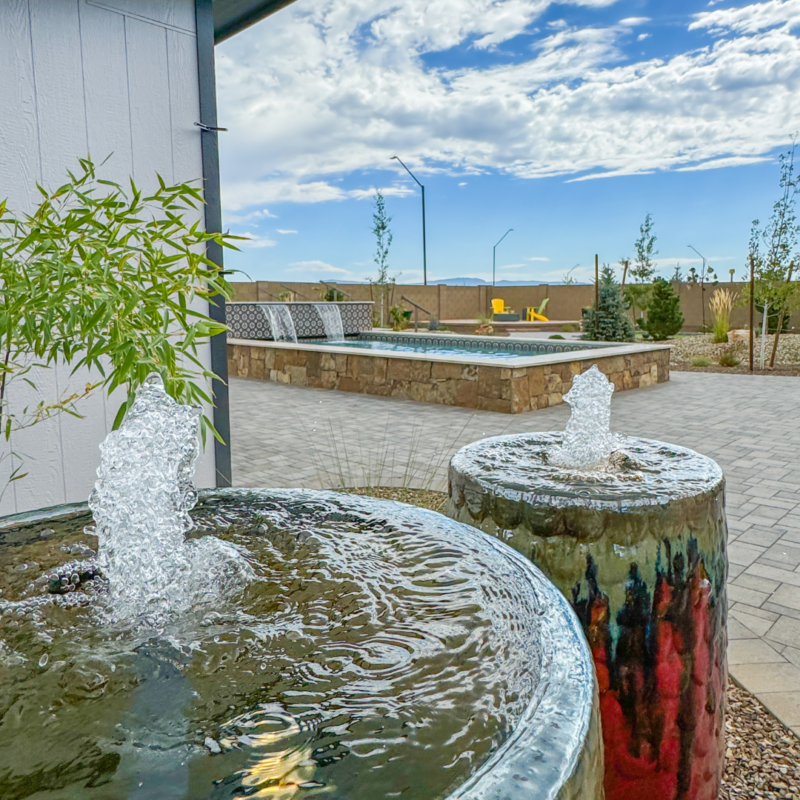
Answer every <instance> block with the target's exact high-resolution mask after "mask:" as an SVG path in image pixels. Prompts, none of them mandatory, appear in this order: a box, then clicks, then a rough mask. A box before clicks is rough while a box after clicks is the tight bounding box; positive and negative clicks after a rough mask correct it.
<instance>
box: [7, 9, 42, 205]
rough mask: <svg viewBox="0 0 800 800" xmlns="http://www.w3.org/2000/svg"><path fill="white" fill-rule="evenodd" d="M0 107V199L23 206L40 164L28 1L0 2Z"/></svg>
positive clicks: (29, 201)
mask: <svg viewBox="0 0 800 800" xmlns="http://www.w3.org/2000/svg"><path fill="white" fill-rule="evenodd" d="M0 110H2V112H1V113H2V124H0V198H2V199H6V198H7V199H8V200H9V201H10V206H11V207H12V208H14V209H15V210H16V211H28V210H30V209H31V208H32V206H33V203H34V202H35V201H36V198H37V196H38V193H37V192H36V181H37V180H39V172H40V165H39V139H38V132H37V131H38V123H37V120H36V96H35V91H34V82H33V57H32V54H31V32H30V25H29V15H28V3H27V0H3V2H0Z"/></svg>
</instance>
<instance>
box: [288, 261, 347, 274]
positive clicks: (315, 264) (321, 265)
mask: <svg viewBox="0 0 800 800" xmlns="http://www.w3.org/2000/svg"><path fill="white" fill-rule="evenodd" d="M286 271H287V272H304V273H307V274H309V275H318V274H325V275H339V276H340V277H342V278H352V277H353V273H352V272H350V271H349V270H346V269H342V268H341V267H334V266H333V264H328V263H327V262H325V261H293V262H292V263H291V264H289V268H288V269H287V270H286Z"/></svg>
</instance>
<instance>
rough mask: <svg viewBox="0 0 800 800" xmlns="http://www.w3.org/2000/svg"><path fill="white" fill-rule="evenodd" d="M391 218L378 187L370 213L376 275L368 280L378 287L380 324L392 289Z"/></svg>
mask: <svg viewBox="0 0 800 800" xmlns="http://www.w3.org/2000/svg"><path fill="white" fill-rule="evenodd" d="M391 221H392V218H391V217H390V216H389V215H388V214H387V213H386V201H385V199H384V197H383V192H381V190H380V189H376V190H375V210H374V212H373V214H372V233H373V234H374V235H375V258H374V259H373V261H374V262H375V265H376V266H377V267H378V277H377V279H376V280H374V281H372V280H371V281H370V283H371V284H372V285H373V287H378V289H377V294H378V303H379V305H380V324H381V325H383V324H384V319H385V315H384V306H385V305H387V298H388V304H391V298H390V295H391V294H392V292H393V290H394V284H395V278H390V277H389V248H390V247H391V246H392V231H391V229H390V228H389V223H390V222H391Z"/></svg>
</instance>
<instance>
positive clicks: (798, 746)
mask: <svg viewBox="0 0 800 800" xmlns="http://www.w3.org/2000/svg"><path fill="white" fill-rule="evenodd" d="M693 338H694V337H693ZM698 338H699V337H698ZM709 338H710V337H709ZM787 338H788V337H787ZM796 338H797V339H798V344H800V336H798V337H796ZM342 491H345V492H350V493H352V494H360V495H365V496H368V497H378V498H381V499H383V500H399V501H400V502H402V503H409V504H411V505H416V506H420V507H422V508H430V509H432V510H433V511H439V512H442V511H444V508H445V505H446V504H447V495H446V494H445V493H444V492H432V491H427V490H422V489H407V488H406V489H396V488H390V487H368V488H360V489H343V490H342ZM725 727H726V730H727V746H728V750H727V753H726V758H725V775H724V777H723V780H722V787H721V789H720V794H719V800H751V798H753V799H754V800H755V798H764V800H798V799H799V798H800V739H798V738H797V737H796V736H795V735H794V734H793V733H792V732H791V731H790V730H788V728H785V727H784V726H783V725H782V724H781V723H780V722H778V720H777V719H775V717H773V716H772V714H770V713H769V711H767V710H766V709H765V708H764V706H762V705H761V703H759V702H758V700H756V699H755V697H753V695H751V694H750V693H749V692H746V691H744V689H740V688H739V687H738V686H736V685H735V684H733V683H731V684H729V687H728V714H727V717H726V720H725ZM653 800H656V798H653Z"/></svg>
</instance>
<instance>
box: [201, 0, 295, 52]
mask: <svg viewBox="0 0 800 800" xmlns="http://www.w3.org/2000/svg"><path fill="white" fill-rule="evenodd" d="M292 2H294V0H214V42H215V44H219V43H220V42H222V41H224V40H225V39H228V38H229V37H231V36H233V35H234V34H236V33H239V31H243V30H244V29H245V28H248V27H250V25H254V24H255V23H256V22H258V21H259V20H262V19H264V17H268V16H269V15H270V14H274V13H275V12H276V11H280V9H282V8H283V7H284V6H288V5H289V4H290V3H292Z"/></svg>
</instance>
